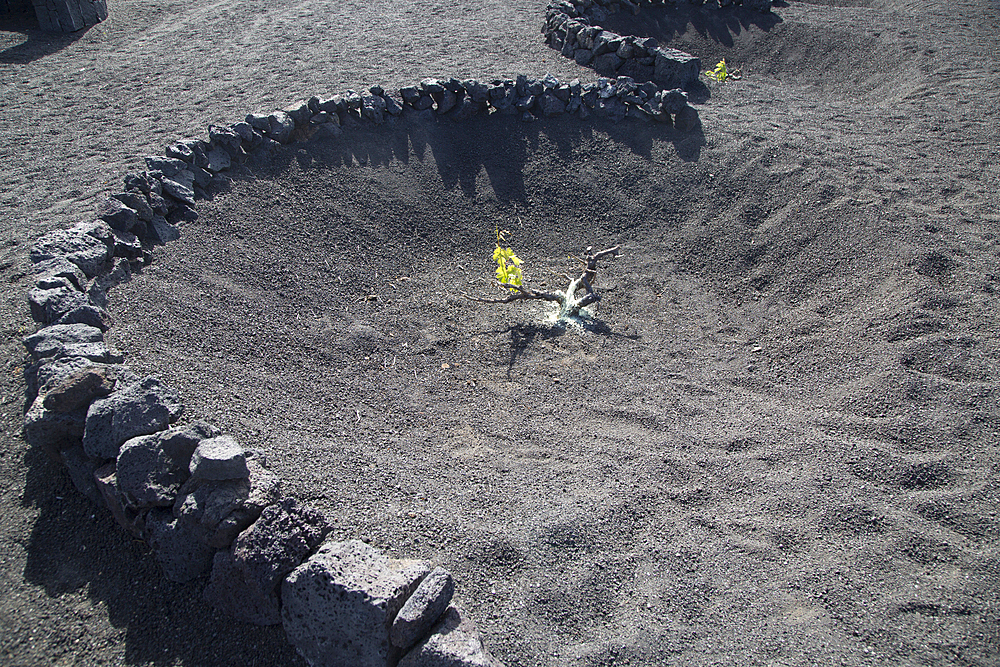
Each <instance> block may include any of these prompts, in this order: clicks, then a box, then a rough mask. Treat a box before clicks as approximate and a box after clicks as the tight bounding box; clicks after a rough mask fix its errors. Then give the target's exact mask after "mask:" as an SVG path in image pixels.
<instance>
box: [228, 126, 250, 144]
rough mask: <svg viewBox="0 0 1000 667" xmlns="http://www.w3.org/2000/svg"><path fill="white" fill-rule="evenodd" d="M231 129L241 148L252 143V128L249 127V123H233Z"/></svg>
mask: <svg viewBox="0 0 1000 667" xmlns="http://www.w3.org/2000/svg"><path fill="white" fill-rule="evenodd" d="M231 129H232V131H233V132H235V133H236V134H237V135H238V136H239V138H240V146H241V147H242V146H244V145H247V144H250V143H252V142H253V140H254V133H253V127H252V126H251V125H250V123H245V122H243V121H240V122H239V123H233V124H232V126H231Z"/></svg>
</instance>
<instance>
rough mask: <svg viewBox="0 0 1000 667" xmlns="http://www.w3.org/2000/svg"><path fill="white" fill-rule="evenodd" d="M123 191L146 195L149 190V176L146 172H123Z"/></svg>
mask: <svg viewBox="0 0 1000 667" xmlns="http://www.w3.org/2000/svg"><path fill="white" fill-rule="evenodd" d="M125 191H126V192H140V193H142V194H144V195H148V194H149V192H150V182H149V176H148V175H147V174H146V172H141V173H138V174H137V173H135V172H132V171H130V172H128V173H127V174H125Z"/></svg>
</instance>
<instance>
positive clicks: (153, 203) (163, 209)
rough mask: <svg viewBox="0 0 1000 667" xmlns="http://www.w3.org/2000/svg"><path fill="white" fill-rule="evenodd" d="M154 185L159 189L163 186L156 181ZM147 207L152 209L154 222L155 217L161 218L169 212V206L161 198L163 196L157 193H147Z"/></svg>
mask: <svg viewBox="0 0 1000 667" xmlns="http://www.w3.org/2000/svg"><path fill="white" fill-rule="evenodd" d="M156 184H157V185H159V186H160V187H161V188H162V187H163V184H162V183H160V182H159V181H156ZM149 207H150V208H151V209H153V219H154V220H155V219H156V216H157V215H161V216H163V215H166V214H167V213H169V212H170V204H169V203H168V202H167V200H166V199H164V198H163V194H162V193H158V192H150V193H149Z"/></svg>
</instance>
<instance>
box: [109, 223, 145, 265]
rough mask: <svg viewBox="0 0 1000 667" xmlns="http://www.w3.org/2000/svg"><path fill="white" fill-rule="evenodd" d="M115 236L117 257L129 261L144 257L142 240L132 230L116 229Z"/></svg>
mask: <svg viewBox="0 0 1000 667" xmlns="http://www.w3.org/2000/svg"><path fill="white" fill-rule="evenodd" d="M114 236H115V255H114V256H115V257H121V258H124V259H127V260H129V261H132V262H134V261H136V260H137V259H139V258H140V257H142V241H140V240H139V237H138V236H137V235H136V234H133V233H132V232H123V231H121V230H118V229H116V230H114Z"/></svg>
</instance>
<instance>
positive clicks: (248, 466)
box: [24, 75, 698, 667]
mask: <svg viewBox="0 0 1000 667" xmlns="http://www.w3.org/2000/svg"><path fill="white" fill-rule="evenodd" d="M591 113H594V114H597V115H602V116H607V117H608V118H610V119H619V120H624V119H626V118H637V119H643V120H645V121H649V120H650V119H657V120H660V121H663V122H667V123H673V124H674V125H675V126H677V127H680V128H683V127H691V128H693V127H694V126H695V125H696V124H697V121H698V119H697V114H696V113H695V112H694V110H693V109H692V108H691V107H690V106H688V105H687V101H686V96H685V95H684V93H683V91H680V90H671V91H656V90H649V89H647V88H646V87H642V86H637V85H636V84H635V82H634V81H632V80H631V79H627V78H624V77H623V78H621V79H618V80H609V79H601V80H600V81H599V82H598V83H590V84H581V83H580V82H579V81H577V80H574V81H571V82H568V83H566V82H562V81H559V80H558V79H556V78H555V77H553V76H551V75H546V76H545V77H544V78H542V79H532V78H528V77H526V76H519V77H517V78H516V79H509V80H498V81H493V82H492V83H490V84H483V83H480V82H478V81H475V80H466V81H459V80H458V79H448V80H439V79H425V80H423V81H421V82H420V83H419V84H418V85H415V86H408V87H404V88H402V89H401V90H399V91H398V93H387V92H386V91H385V90H383V89H382V88H381V87H378V86H373V87H371V88H370V89H369V90H368V91H367V92H365V93H357V92H355V91H347V92H345V93H344V94H342V95H334V96H333V97H332V98H330V99H321V98H319V97H313V98H311V99H309V100H308V101H302V102H299V103H296V104H294V105H292V106H290V107H288V108H286V109H283V110H276V111H273V112H270V113H263V114H249V115H248V116H247V117H246V119H245V120H244V121H242V122H238V123H235V124H233V125H229V126H226V127H216V126H210V127H209V130H208V138H207V139H194V140H188V141H181V142H177V143H174V144H171V145H170V146H167V148H166V150H165V154H164V155H162V156H160V155H156V156H148V157H146V158H145V166H146V169H145V171H141V172H136V173H129V174H128V175H126V177H125V181H124V187H123V189H122V191H121V192H118V193H115V194H113V195H112V196H111V197H109V198H108V199H106V200H105V201H104V202H102V203H101V204H100V206H99V209H98V211H97V217H96V219H95V220H92V221H87V222H83V223H80V224H78V225H76V226H75V227H72V228H70V229H64V230H58V231H53V232H50V233H48V234H46V235H45V236H43V237H41V238H40V239H38V240H37V241H36V242H35V243H34V244H33V245H32V247H31V251H30V253H31V260H32V262H33V267H32V276H33V279H34V283H35V284H34V287H33V288H32V289H31V290H30V293H29V296H28V301H29V305H30V307H31V314H32V317H33V318H34V319H35V321H36V322H38V324H39V325H40V327H41V328H40V329H39V330H38V331H37V332H36V333H34V334H32V335H30V336H28V337H27V338H25V340H24V344H25V347H26V349H27V351H28V354H29V356H30V359H31V361H30V363H29V364H28V365H26V370H25V375H26V380H27V385H28V399H29V403H30V408H29V409H28V411H27V413H26V415H25V422H24V434H25V438H26V440H27V441H28V443H29V444H30V445H31V446H34V447H41V448H43V449H45V450H46V451H47V452H48V453H49V454H50V455H51V456H52V457H54V458H55V459H57V460H59V461H61V462H62V463H63V464H64V465H65V466H66V468H67V470H68V472H69V474H70V476H71V478H72V480H73V483H74V485H75V486H76V487H77V489H78V490H79V491H81V492H82V493H83V494H84V495H86V496H87V497H88V498H90V499H91V500H92V501H94V502H95V503H97V504H99V505H103V506H105V507H107V508H108V509H109V510H110V511H111V513H112V514H113V515H114V517H115V519H116V520H117V521H118V523H119V524H120V525H121V526H122V527H123V528H124V529H125V530H127V531H128V532H130V533H131V534H132V535H134V536H136V537H137V538H140V539H143V540H145V541H146V542H148V544H149V546H150V548H151V550H152V552H153V554H154V555H155V557H156V558H157V560H158V561H159V563H160V565H161V566H162V567H163V571H164V575H165V576H166V577H167V578H168V579H170V580H171V581H176V582H187V581H193V580H196V579H198V578H199V577H203V576H205V575H209V581H208V585H207V586H206V588H205V589H204V598H205V600H206V601H207V602H208V603H209V604H212V605H213V606H215V607H216V608H218V609H220V610H222V611H224V612H227V613H228V614H230V615H232V616H234V617H236V618H238V619H241V620H244V621H247V622H250V623H256V624H259V625H272V624H278V623H281V624H282V625H283V626H284V629H285V631H286V633H287V635H288V637H289V639H290V641H291V642H292V643H293V644H294V645H295V647H296V649H297V650H298V651H299V652H300V653H301V654H302V655H303V656H305V657H306V659H307V660H309V661H310V662H311V663H312V664H317V665H325V664H348V662H350V661H351V660H353V661H354V662H351V664H359V665H360V664H371V665H379V666H380V667H384V666H385V665H389V666H390V667H391V666H392V665H395V664H397V662H398V664H400V665H409V664H425V663H424V662H421V661H422V660H424V659H428V660H429V659H431V658H429V657H428V656H433V655H445V656H448V655H453V656H459V655H464V656H465V657H462V658H458V657H455V660H457V662H454V663H447V664H456V665H461V664H470V665H471V664H477V665H479V664H498V663H496V662H495V661H494V660H493V658H491V657H490V656H489V655H488V654H487V653H486V651H485V649H484V648H483V645H482V641H481V639H480V637H479V634H478V631H477V630H476V628H475V625H474V624H473V623H472V621H471V620H470V619H469V618H468V617H467V616H465V615H464V614H463V612H462V611H461V610H460V609H459V608H458V607H457V606H455V605H454V604H452V602H451V597H452V591H453V590H454V584H453V582H452V581H451V576H450V575H449V574H448V573H447V572H444V571H442V570H434V571H432V569H431V565H430V564H429V563H423V562H418V561H407V560H394V559H390V558H388V557H386V556H385V555H384V554H382V553H380V552H378V551H377V550H375V549H373V548H371V547H369V546H368V545H366V544H363V543H361V542H329V541H327V542H324V540H325V538H326V535H327V533H328V532H329V526H328V524H327V522H326V519H325V518H324V517H323V516H322V514H320V513H319V512H318V511H316V510H314V509H312V508H309V507H306V506H304V505H302V504H301V503H299V502H298V501H297V500H296V499H295V498H293V497H290V496H288V495H287V494H284V493H282V490H281V481H280V480H279V479H277V478H276V476H275V475H274V474H273V473H271V472H269V471H268V469H267V465H266V461H265V460H264V459H263V457H262V456H261V455H259V454H258V453H256V452H254V451H253V450H252V449H247V448H244V447H243V446H242V445H241V443H239V442H237V441H236V440H235V439H234V438H232V437H231V436H228V435H226V434H223V433H220V432H219V431H218V430H217V429H216V428H215V427H213V426H211V425H210V424H208V423H206V422H202V421H197V420H184V421H182V422H179V421H178V420H179V418H180V417H181V415H182V413H183V411H184V408H183V404H182V401H181V398H180V396H179V394H178V392H177V391H176V390H174V389H173V388H171V387H168V386H166V385H164V384H163V383H162V382H160V381H159V380H158V379H157V378H156V377H139V376H137V375H135V374H134V373H133V372H132V371H130V370H129V368H128V367H127V366H126V365H124V363H123V362H124V359H123V357H122V355H121V354H120V353H119V352H117V351H116V350H114V349H113V348H110V347H109V346H108V345H107V344H106V342H105V339H104V333H105V332H106V331H107V330H108V329H109V327H110V326H111V324H112V322H111V318H110V316H109V314H108V313H107V311H106V310H105V307H106V305H107V303H108V298H109V296H108V295H109V292H110V291H112V290H113V288H114V287H115V286H116V285H118V284H120V283H122V282H124V281H127V280H129V279H130V277H131V275H132V271H133V269H135V268H137V267H138V266H140V265H143V264H148V263H150V262H151V261H152V259H153V254H152V251H153V248H154V247H155V246H157V245H164V244H166V243H169V242H171V241H173V240H176V239H177V238H179V236H180V233H181V228H182V227H183V224H184V223H185V222H188V221H194V220H196V219H197V215H198V214H197V212H196V201H197V200H199V199H203V198H206V197H207V196H208V195H209V194H210V193H213V192H214V191H216V190H218V189H223V188H225V187H226V185H227V182H228V180H229V177H228V176H227V175H226V173H227V171H229V169H230V167H231V166H232V165H233V164H234V163H239V162H242V161H244V160H246V159H248V158H250V157H251V156H252V157H254V159H258V160H260V159H265V160H266V159H268V157H269V156H270V155H272V154H274V153H275V152H277V151H278V150H280V149H281V147H282V145H284V144H290V143H293V142H301V141H313V140H323V139H331V138H334V137H337V136H340V135H341V134H343V133H344V132H350V131H351V129H352V128H357V127H362V126H365V125H367V126H371V125H386V126H393V125H395V124H397V123H398V122H400V121H404V122H425V123H433V122H448V123H450V122H458V121H462V120H464V119H468V118H471V117H473V116H475V115H480V114H504V115H517V116H519V117H520V118H521V119H522V120H523V121H525V122H529V121H532V120H535V119H536V118H538V117H540V116H544V117H551V116H559V115H566V114H569V115H573V116H576V117H577V118H580V119H583V118H587V117H588V116H589V115H590V114H591ZM177 423H180V424H183V425H175V424H177ZM331 587H333V589H334V590H332V591H331V590H329V589H330V588H331ZM359 587H360V588H361V590H363V591H364V592H365V595H363V596H360V597H359V596H356V595H354V596H338V595H337V590H354V591H356V590H358V589H359ZM336 599H341V600H343V599H349V600H355V601H356V602H355V603H352V604H347V603H343V604H341V603H333V604H331V603H330V602H329V600H336ZM359 600H360V601H359ZM289 610H292V611H289ZM373 618H375V619H377V622H371V623H368V622H365V623H362V622H361V621H360V620H359V619H368V620H369V621H371V619H373ZM366 623H367V624H366ZM332 627H335V628H338V630H337V632H339V633H340V634H341V635H342V641H341V642H339V643H338V644H337V645H338V646H341V647H346V648H343V649H342V650H344V651H348V653H349V654H350V655H352V656H356V655H365V656H368V657H367V658H365V661H362V662H357V661H356V659H355V658H351V659H350V660H349V661H348V662H345V659H346V658H345V657H344V656H340V655H337V654H331V653H329V651H331V650H341V649H336V647H333V648H331V647H330V646H328V644H329V642H325V641H320V639H319V638H322V637H326V636H329V635H330V628H332ZM469 646H474V647H476V654H475V655H474V656H472V657H469V655H468V654H464V653H462V651H467V650H468V647H469ZM449 651H451V653H449ZM345 655H346V654H345ZM463 661H464V662H463ZM477 661H478V662H477ZM426 664H438V663H437V662H429V663H426Z"/></svg>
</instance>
